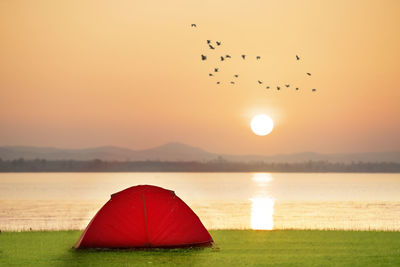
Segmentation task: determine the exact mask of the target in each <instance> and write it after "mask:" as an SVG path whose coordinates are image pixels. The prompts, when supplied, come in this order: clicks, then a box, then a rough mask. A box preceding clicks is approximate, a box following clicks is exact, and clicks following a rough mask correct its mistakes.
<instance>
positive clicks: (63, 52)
mask: <svg viewBox="0 0 400 267" xmlns="http://www.w3.org/2000/svg"><path fill="white" fill-rule="evenodd" d="M399 14H400V1H397V0H392V1H390V0H386V1H378V0H376V1H367V0H361V1H183V0H182V1H157V2H155V1H53V0H49V1H40V0H38V1H16V0H10V1H7V0H5V1H1V2H0V39H1V42H0V145H36V146H56V147H64V148H81V147H91V146H102V145H116V146H123V147H128V148H133V149H143V148H149V147H153V146H157V145H160V144H163V143H166V142H170V141H178V142H183V143H186V144H190V145H194V146H199V147H202V148H204V149H206V150H209V151H211V152H218V153H237V154H266V155H267V154H274V153H293V152H302V151H315V152H322V153H332V152H364V151H387V150H399V149H400V142H399V137H400V104H399V102H400V101H399V99H400V79H399V78H400V16H399ZM191 23H196V24H197V25H198V27H197V28H196V29H193V28H191V27H190V24H191ZM206 39H211V40H220V41H222V42H223V45H222V46H221V48H219V50H216V51H214V52H212V51H211V50H209V49H208V48H207V46H206V41H205V40H206ZM202 53H203V54H207V55H208V56H209V60H207V61H205V62H202V61H201V60H200V54H202ZM225 53H229V54H231V55H232V56H233V58H232V60H231V61H230V62H217V61H216V57H217V56H219V55H220V54H225ZM242 53H245V54H248V55H249V56H250V57H255V56H256V55H260V56H262V60H261V61H260V62H256V60H254V59H253V60H250V59H249V60H246V61H243V60H240V59H239V58H238V56H239V55H240V54H242ZM296 54H299V55H300V56H301V57H302V61H301V62H296V60H295V55H296ZM235 57H236V58H235ZM214 66H219V67H220V69H221V73H220V74H219V77H218V80H221V81H222V82H223V84H222V85H219V86H218V85H216V84H215V79H216V78H210V77H208V72H209V71H210V70H211V69H212V68H213V67H214ZM308 71H309V72H311V73H312V74H313V76H311V77H306V76H305V72H308ZM234 73H239V74H240V79H239V82H238V84H235V85H234V86H232V85H229V84H226V83H227V82H229V81H230V79H231V77H232V75H233V74H234ZM258 79H261V80H263V81H265V82H267V83H268V84H270V85H271V86H273V85H276V84H280V85H283V84H284V83H291V84H296V85H298V86H299V87H300V88H301V89H302V90H301V92H295V91H293V89H284V90H282V91H281V92H277V91H276V90H270V91H267V90H265V89H263V87H260V86H258V84H257V82H256V81H257V80H258ZM264 88H265V87H264ZM311 88H317V89H318V91H317V93H312V92H311V90H310V89H311ZM258 113H266V114H269V115H270V116H271V117H272V118H273V120H274V121H275V129H274V130H273V132H272V133H271V134H270V135H267V136H264V137H260V136H256V135H254V134H253V133H252V132H251V130H250V127H249V123H250V119H251V117H252V116H253V115H256V114H258Z"/></svg>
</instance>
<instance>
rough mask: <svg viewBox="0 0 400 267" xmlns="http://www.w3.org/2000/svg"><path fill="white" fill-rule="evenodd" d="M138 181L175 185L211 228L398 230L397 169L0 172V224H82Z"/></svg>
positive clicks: (6, 227)
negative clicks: (384, 170)
mask: <svg viewBox="0 0 400 267" xmlns="http://www.w3.org/2000/svg"><path fill="white" fill-rule="evenodd" d="M139 184H151V185H157V186H161V187H164V188H166V189H170V190H174V191H175V193H176V194H177V195H178V196H179V197H180V198H181V199H182V200H183V201H185V202H186V203H187V204H188V205H189V206H190V207H191V208H192V209H193V210H194V211H195V212H196V214H197V215H198V216H199V217H200V219H201V221H202V222H203V224H204V225H205V226H206V227H207V228H208V229H264V230H271V229H346V230H368V229H374V230H396V231H400V174H397V173H396V174H381V173H373V174H371V173H0V229H1V230H12V231H18V230H27V229H33V230H54V229H56V230H58V229H84V228H85V227H86V226H87V224H88V222H89V221H90V219H91V218H92V217H93V216H94V215H95V213H96V212H97V211H98V210H99V209H100V208H101V206H102V205H103V204H104V203H105V202H106V201H108V200H109V198H110V195H111V194H113V193H115V192H118V191H121V190H123V189H125V188H127V187H130V186H134V185H139Z"/></svg>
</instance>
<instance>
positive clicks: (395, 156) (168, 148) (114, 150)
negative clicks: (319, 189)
mask: <svg viewBox="0 0 400 267" xmlns="http://www.w3.org/2000/svg"><path fill="white" fill-rule="evenodd" d="M0 158H1V159H2V160H14V159H19V158H24V159H27V160H29V159H46V160H93V159H100V160H105V161H145V160H151V161H211V160H221V159H224V160H228V161H235V162H250V161H263V162H287V163H295V162H304V161H310V160H312V161H329V162H344V163H348V162H352V161H354V162H358V161H362V162H397V163H400V151H393V152H370V153H352V154H319V153H313V152H305V153H296V154H277V155H273V156H262V155H228V154H217V153H211V152H208V151H205V150H203V149H201V148H198V147H193V146H189V145H185V144H182V143H168V144H165V145H162V146H158V147H154V148H151V149H144V150H131V149H127V148H120V147H113V146H104V147H95V148H86V149H61V148H53V147H31V146H3V147H0Z"/></svg>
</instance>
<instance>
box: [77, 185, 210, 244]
mask: <svg viewBox="0 0 400 267" xmlns="http://www.w3.org/2000/svg"><path fill="white" fill-rule="evenodd" d="M212 242H213V240H212V238H211V236H210V234H209V233H208V231H207V230H206V228H204V226H203V224H202V223H201V221H200V219H199V218H198V217H197V215H196V214H195V213H194V212H193V211H192V210H191V209H190V208H189V206H188V205H186V204H185V202H183V201H182V200H181V199H180V198H179V197H178V196H176V195H175V192H174V191H170V190H166V189H163V188H161V187H157V186H151V185H138V186H133V187H130V188H127V189H125V190H123V191H121V192H118V193H115V194H113V195H111V199H110V200H109V201H108V202H107V203H106V204H105V205H104V206H103V207H102V208H101V209H100V210H99V211H98V212H97V214H96V216H94V218H93V219H92V221H91V222H90V223H89V225H88V226H87V227H86V230H85V231H84V232H83V234H82V236H81V238H80V239H79V241H78V243H77V244H76V245H75V247H76V248H132V247H182V246H207V245H211V244H212Z"/></svg>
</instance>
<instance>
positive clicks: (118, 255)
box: [58, 246, 219, 266]
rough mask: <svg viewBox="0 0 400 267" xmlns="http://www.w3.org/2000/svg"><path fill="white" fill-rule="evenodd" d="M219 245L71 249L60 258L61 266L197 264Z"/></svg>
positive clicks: (217, 249)
mask: <svg viewBox="0 0 400 267" xmlns="http://www.w3.org/2000/svg"><path fill="white" fill-rule="evenodd" d="M217 251H219V248H218V247H215V246H214V247H185V248H125V249H92V248H91V249H75V248H71V249H69V250H68V251H67V252H66V253H65V254H64V255H63V256H62V257H60V258H59V259H58V260H59V262H62V263H63V264H62V265H61V266H91V265H93V264H96V263H99V262H102V263H104V264H105V265H109V264H113V265H116V266H120V265H121V266H130V265H133V264H134V265H139V266H140V265H148V264H154V266H159V265H187V266H188V265H197V264H198V263H199V262H200V261H201V260H200V258H201V257H203V256H205V254H208V253H210V252H217Z"/></svg>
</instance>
